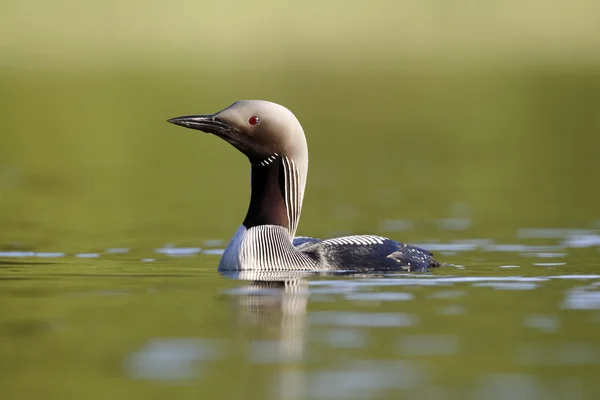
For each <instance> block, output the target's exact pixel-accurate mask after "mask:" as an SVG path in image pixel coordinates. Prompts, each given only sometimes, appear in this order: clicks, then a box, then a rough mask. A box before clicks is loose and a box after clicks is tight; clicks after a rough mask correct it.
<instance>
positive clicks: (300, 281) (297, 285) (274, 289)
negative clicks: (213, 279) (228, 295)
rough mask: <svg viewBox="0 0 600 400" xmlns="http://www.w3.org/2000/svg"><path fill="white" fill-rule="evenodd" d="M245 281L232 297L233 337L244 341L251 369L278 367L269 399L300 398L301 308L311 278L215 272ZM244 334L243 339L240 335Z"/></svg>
mask: <svg viewBox="0 0 600 400" xmlns="http://www.w3.org/2000/svg"><path fill="white" fill-rule="evenodd" d="M221 274H222V275H224V276H226V277H228V278H232V279H238V280H242V281H247V282H248V284H247V285H246V286H244V287H242V288H240V289H239V290H236V291H234V292H233V293H234V294H235V296H233V304H234V305H235V307H236V311H237V318H236V320H235V322H236V325H237V328H239V329H238V332H239V333H240V334H243V336H244V337H242V338H240V339H241V341H243V342H246V341H250V343H248V344H249V349H250V352H249V360H248V361H249V362H250V363H251V364H278V365H279V366H280V368H279V369H278V376H277V379H276V381H277V382H278V385H277V386H278V388H277V389H278V393H276V394H275V396H274V397H275V398H286V399H302V398H305V386H306V385H305V382H306V374H305V371H304V368H303V367H302V361H303V358H304V346H305V339H306V330H307V327H306V325H307V324H306V319H307V315H306V305H307V302H308V296H309V290H308V280H306V279H305V278H306V277H307V276H309V275H312V274H311V273H298V272H255V271H236V272H221ZM246 333H248V334H246Z"/></svg>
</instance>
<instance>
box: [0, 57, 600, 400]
mask: <svg viewBox="0 0 600 400" xmlns="http://www.w3.org/2000/svg"><path fill="white" fill-rule="evenodd" d="M0 93H1V95H0V105H2V109H3V112H2V118H0V135H1V136H0V370H1V374H0V385H1V386H2V392H3V393H4V395H3V398H7V399H21V398H23V399H24V398H46V399H70V398H72V399H81V398H86V399H94V398H98V399H100V398H102V399H106V398H109V397H110V398H113V397H114V398H128V399H164V398H196V399H197V398H207V399H221V398H222V399H397V398H411V399H440V400H441V399H507V400H508V399H511V400H521V399H522V400H526V399H527V400H531V399H540V400H541V399H544V400H546V399H596V398H598V395H599V394H600V381H599V380H598V376H599V374H600V261H599V260H600V251H599V250H600V211H599V207H598V206H599V204H600V184H598V181H599V179H598V171H600V157H598V150H599V149H600V139H599V134H600V113H598V109H599V104H600V73H598V71H597V70H591V69H590V70H587V69H573V70H571V69H559V70H557V69H552V68H524V67H523V68H518V69H506V70H495V71H491V70H486V71H470V70H469V71H468V70H458V69H457V70H446V71H441V70H440V71H437V72H436V71H421V70H386V69H385V68H382V69H381V70H372V71H361V72H360V73H358V72H348V71H345V72H344V71H342V72H340V71H335V70H331V71H328V70H317V69H315V70H310V69H308V70H307V69H306V68H304V69H303V68H298V69H297V70H293V69H276V68H274V69H272V70H261V71H246V72H245V73H236V74H235V76H234V75H233V74H229V73H228V72H227V71H220V72H215V71H213V70H204V71H191V70H178V71H158V70H148V69H140V70H135V69H115V70H100V71H85V72H82V71H41V70H40V71H36V70H31V71H24V70H6V71H4V73H3V74H2V75H1V76H0ZM244 98H261V99H267V100H272V101H276V102H278V103H281V104H284V105H285V106H287V107H288V108H290V109H291V110H292V111H293V112H294V113H295V114H296V116H297V117H298V118H299V120H300V122H301V123H302V124H303V126H304V130H305V132H306V135H307V139H308V144H309V154H310V167H309V174H308V184H307V189H306V196H305V199H304V209H303V214H302V218H301V220H300V225H299V230H298V234H300V235H307V236H316V237H322V238H325V237H331V236H336V235H342V234H360V233H374V234H380V235H384V236H388V237H391V238H393V239H396V240H400V241H403V242H408V243H413V244H418V245H420V246H422V247H425V248H427V249H429V250H431V251H433V252H435V253H436V258H437V259H438V260H440V261H442V262H445V263H448V264H449V265H448V266H445V267H442V268H439V269H437V270H432V271H430V272H426V273H396V274H394V273H389V274H374V275H358V276H356V275H341V274H340V275H329V276H306V277H300V276H285V275H276V276H260V277H257V276H253V275H252V274H250V273H249V274H242V275H238V276H222V275H220V274H219V273H218V272H217V264H218V260H219V257H220V254H221V252H222V249H223V248H224V247H225V245H226V244H227V241H228V240H229V238H230V237H231V235H232V234H233V233H234V232H235V230H236V229H237V227H238V226H239V225H240V223H241V221H242V219H243V217H244V214H245V211H246V207H247V202H248V195H249V180H248V178H249V171H248V165H247V161H246V160H245V159H244V157H243V156H241V155H240V154H239V153H238V152H237V151H235V150H234V149H233V148H231V147H230V146H229V145H227V144H226V143H224V142H222V141H220V140H218V139H216V138H215V137H211V136H210V135H206V134H202V133H200V132H194V131H190V130H184V129H181V128H177V127H175V126H172V125H170V124H168V123H167V122H166V120H167V119H168V118H171V117H175V116H180V115H186V114H201V113H212V112H215V111H218V110H220V109H222V108H223V107H225V106H227V105H229V104H230V103H232V102H233V101H235V100H238V99H244ZM257 278H259V279H260V280H262V281H263V282H262V283H257V282H254V281H255V280H256V279H257Z"/></svg>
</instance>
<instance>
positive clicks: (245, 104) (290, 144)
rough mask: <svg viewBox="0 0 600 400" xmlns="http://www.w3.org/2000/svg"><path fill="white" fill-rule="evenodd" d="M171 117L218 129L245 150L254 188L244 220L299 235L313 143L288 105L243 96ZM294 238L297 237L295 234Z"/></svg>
mask: <svg viewBox="0 0 600 400" xmlns="http://www.w3.org/2000/svg"><path fill="white" fill-rule="evenodd" d="M169 122H171V123H173V124H176V125H181V126H184V127H186V128H191V129H197V130H200V131H203V132H208V133H211V134H213V135H216V136H218V137H220V138H222V139H223V140H225V141H227V142H228V143H230V144H232V145H233V146H234V147H235V148H236V149H238V150H239V151H241V152H242V153H243V154H245V155H246V156H247V157H248V159H249V161H250V163H251V165H252V172H251V179H252V180H251V185H252V193H251V198H250V205H249V208H248V213H247V215H246V218H245V220H244V222H243V225H244V226H245V227H246V228H248V229H250V228H252V227H255V226H260V225H278V226H282V227H285V228H286V229H287V231H288V233H289V235H290V238H291V237H293V236H294V234H295V232H296V229H297V226H298V221H299V219H300V212H301V209H302V200H303V198H304V188H305V185H306V175H307V172H308V148H307V144H306V137H305V136H304V131H303V130H302V126H301V125H300V123H299V122H298V120H297V119H296V117H295V116H294V114H292V112H291V111H290V110H288V109H287V108H285V107H283V106H281V105H279V104H276V103H272V102H269V101H263V100H242V101H237V102H235V103H233V104H232V105H230V106H229V107H227V108H225V109H223V110H221V111H219V112H216V113H214V114H205V115H189V116H184V117H177V118H172V119H170V120H169ZM290 240H291V239H290Z"/></svg>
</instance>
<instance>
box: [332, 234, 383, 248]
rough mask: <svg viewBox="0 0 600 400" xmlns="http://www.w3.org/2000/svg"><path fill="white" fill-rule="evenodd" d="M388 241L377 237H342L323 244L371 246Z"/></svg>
mask: <svg viewBox="0 0 600 400" xmlns="http://www.w3.org/2000/svg"><path fill="white" fill-rule="evenodd" d="M386 240H388V239H387V238H384V237H382V236H376V235H353V236H342V237H339V238H333V239H327V240H323V242H322V243H323V244H329V245H338V246H339V245H341V246H343V245H357V246H371V245H374V244H383V243H384V241H386Z"/></svg>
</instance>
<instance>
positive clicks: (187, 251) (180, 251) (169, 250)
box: [154, 246, 202, 257]
mask: <svg viewBox="0 0 600 400" xmlns="http://www.w3.org/2000/svg"><path fill="white" fill-rule="evenodd" d="M201 251H202V249H201V248H200V247H171V246H165V247H162V248H158V249H154V252H155V253H157V254H165V255H167V256H171V257H185V256H193V255H196V254H198V253H200V252H201Z"/></svg>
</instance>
